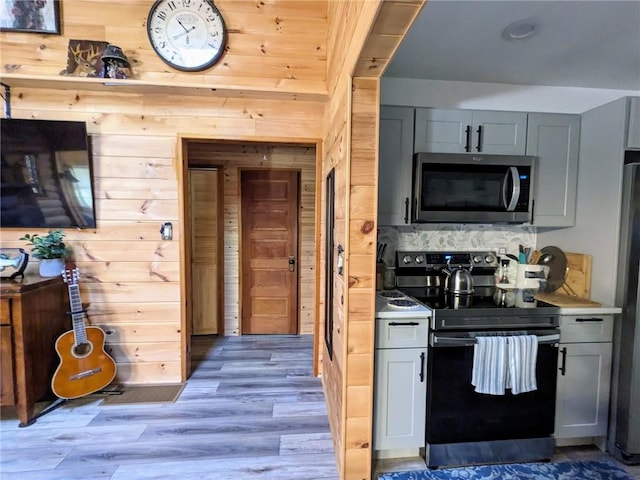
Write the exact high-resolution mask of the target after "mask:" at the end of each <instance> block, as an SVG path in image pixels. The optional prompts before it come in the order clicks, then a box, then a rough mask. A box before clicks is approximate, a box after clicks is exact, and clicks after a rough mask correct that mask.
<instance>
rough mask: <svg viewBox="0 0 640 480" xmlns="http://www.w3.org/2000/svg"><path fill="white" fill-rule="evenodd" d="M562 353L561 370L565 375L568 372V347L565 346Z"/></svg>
mask: <svg viewBox="0 0 640 480" xmlns="http://www.w3.org/2000/svg"><path fill="white" fill-rule="evenodd" d="M560 353H561V354H562V365H561V366H560V368H559V370H560V373H561V374H562V376H564V375H565V374H566V373H567V347H563V348H562V350H560Z"/></svg>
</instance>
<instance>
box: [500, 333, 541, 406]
mask: <svg viewBox="0 0 640 480" xmlns="http://www.w3.org/2000/svg"><path fill="white" fill-rule="evenodd" d="M507 358H508V362H509V367H508V369H507V379H506V387H507V388H511V393H512V394H514V395H517V394H519V393H524V392H532V391H534V390H537V389H538V385H537V383H536V361H537V359H538V337H536V336H535V335H517V336H511V337H508V338H507Z"/></svg>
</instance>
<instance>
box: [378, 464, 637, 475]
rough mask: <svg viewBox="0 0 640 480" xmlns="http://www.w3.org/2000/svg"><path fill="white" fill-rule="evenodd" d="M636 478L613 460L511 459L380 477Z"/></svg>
mask: <svg viewBox="0 0 640 480" xmlns="http://www.w3.org/2000/svg"><path fill="white" fill-rule="evenodd" d="M450 479H456V480H458V479H459V480H462V479H464V480H521V479H530V480H634V478H633V477H632V476H631V475H629V474H628V473H627V472H625V471H624V470H622V469H621V468H620V467H618V466H617V465H616V464H615V463H613V462H609V461H595V460H594V461H582V462H558V463H511V464H505V465H478V466H473V467H460V468H446V469H442V470H418V471H415V472H397V473H385V474H383V475H380V476H379V477H378V480H450Z"/></svg>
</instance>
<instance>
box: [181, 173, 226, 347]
mask: <svg viewBox="0 0 640 480" xmlns="http://www.w3.org/2000/svg"><path fill="white" fill-rule="evenodd" d="M219 175H220V174H219V172H218V170H214V169H189V196H190V198H189V208H190V211H191V322H192V323H191V325H192V333H193V335H211V334H217V333H219V331H218V322H219V318H220V314H221V313H220V302H221V298H220V297H221V295H220V293H221V292H220V290H221V289H220V286H221V285H222V282H221V276H220V273H221V272H220V268H221V267H222V262H221V260H220V253H219V252H220V249H219V243H220V241H221V240H220V233H221V229H220V227H219V226H220V221H219V220H220V219H219V213H218V212H219V200H218V195H219V188H218V185H219Z"/></svg>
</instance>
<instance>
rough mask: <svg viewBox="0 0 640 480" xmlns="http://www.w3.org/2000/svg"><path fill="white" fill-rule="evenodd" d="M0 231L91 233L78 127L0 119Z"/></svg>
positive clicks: (86, 151) (89, 189) (86, 156)
mask: <svg viewBox="0 0 640 480" xmlns="http://www.w3.org/2000/svg"><path fill="white" fill-rule="evenodd" d="M0 129H1V137H0V156H1V161H2V168H1V171H0V183H1V185H0V213H1V217H0V226H2V227H3V228H5V227H21V228H25V227H36V228H64V227H75V228H95V226H96V216H95V205H94V196H93V174H92V165H91V152H90V147H89V141H88V138H87V129H86V124H85V123H84V122H75V121H60V120H31V119H13V118H12V119H6V118H3V119H0Z"/></svg>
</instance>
